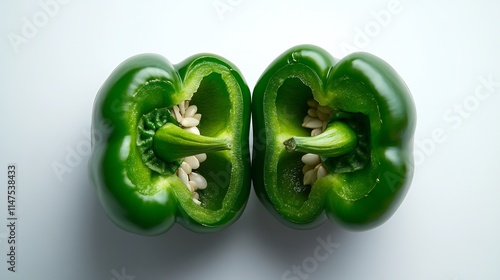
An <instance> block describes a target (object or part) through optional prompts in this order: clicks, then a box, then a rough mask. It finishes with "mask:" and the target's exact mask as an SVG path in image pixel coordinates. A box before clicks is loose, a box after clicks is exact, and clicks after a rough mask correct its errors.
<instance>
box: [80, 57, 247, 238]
mask: <svg viewBox="0 0 500 280" xmlns="http://www.w3.org/2000/svg"><path fill="white" fill-rule="evenodd" d="M184 100H190V104H194V105H196V106H197V112H198V113H200V114H201V116H202V117H201V120H200V121H199V125H198V127H197V128H198V129H199V132H200V133H201V135H195V134H193V133H189V132H186V131H184V130H183V129H181V128H180V124H179V122H178V121H176V119H175V116H174V114H173V113H172V108H173V106H175V105H177V104H180V103H181V102H183V101H184ZM249 127H250V91H249V89H248V86H247V84H246V82H245V81H244V79H243V77H242V75H241V74H240V72H239V70H238V69H237V68H236V67H235V66H233V65H232V64H231V63H230V62H228V61H227V60H225V59H223V58H221V57H218V56H215V55H211V54H200V55H196V56H192V57H190V58H188V59H186V60H185V61H183V62H181V63H180V64H177V65H172V64H171V63H170V62H168V61H167V60H166V59H165V58H163V57H161V56H158V55H154V54H143V55H138V56H135V57H132V58H129V59H128V60H126V61H124V62H123V63H122V64H121V65H119V66H118V67H117V68H116V69H115V70H114V71H113V72H112V74H111V75H110V77H109V78H108V79H107V81H106V82H105V83H104V85H103V86H102V87H101V89H100V90H99V92H98V94H97V97H96V99H95V102H94V108H93V116H92V131H100V132H105V133H103V134H101V135H100V137H99V138H98V139H97V138H94V139H93V141H92V154H91V158H90V161H89V175H90V179H91V182H92V184H93V185H94V187H95V189H96V192H97V195H98V198H99V200H100V202H101V204H102V206H103V208H104V209H105V211H106V213H107V215H108V216H109V217H110V219H111V220H112V221H113V222H114V223H115V224H116V225H118V226H119V227H121V228H123V229H125V230H127V231H130V232H134V233H137V234H141V235H157V234H160V233H163V232H165V231H167V230H168V229H169V228H171V227H172V226H173V224H174V223H175V222H179V223H181V224H182V225H183V226H185V227H186V228H188V229H190V230H193V231H196V232H213V231H216V230H220V229H222V228H224V227H226V226H228V225H230V224H231V223H233V222H234V221H235V220H236V219H237V218H238V217H239V216H240V215H241V213H242V211H243V209H244V208H245V205H246V202H247V199H248V195H249V191H250V180H251V178H250V157H249V154H250V153H249V146H248V137H249ZM199 153H206V161H205V162H203V163H201V164H200V166H199V168H198V169H197V171H196V172H197V173H198V174H200V175H202V176H203V177H204V178H205V179H206V188H205V189H202V190H199V191H198V193H199V201H201V205H197V204H196V203H194V200H193V199H192V193H191V192H190V189H189V188H188V187H186V184H185V183H183V181H182V180H181V179H180V178H179V177H178V176H177V175H176V170H178V169H179V167H180V165H181V163H182V157H187V156H193V155H196V154H199ZM199 177H200V176H198V177H197V178H199Z"/></svg>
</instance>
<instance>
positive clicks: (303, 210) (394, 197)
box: [252, 45, 416, 229]
mask: <svg viewBox="0 0 500 280" xmlns="http://www.w3.org/2000/svg"><path fill="white" fill-rule="evenodd" d="M311 99H314V100H315V101H317V102H318V103H319V105H321V106H326V107H328V108H330V109H331V111H332V115H331V117H330V119H329V120H328V126H332V125H335V124H336V123H337V124H341V127H347V128H346V129H345V130H342V131H343V132H339V131H335V132H332V133H331V134H332V135H330V136H328V138H326V137H327V136H322V135H323V133H325V132H323V133H322V134H320V135H317V136H310V134H311V130H310V129H308V128H304V127H302V125H301V124H302V121H303V118H304V116H306V115H307V113H308V109H309V107H308V105H307V103H308V101H309V100H311ZM252 113H253V125H254V148H253V161H252V162H253V163H252V165H253V166H254V168H253V171H252V172H253V177H252V178H253V182H254V188H255V191H256V193H257V196H258V197H259V199H260V200H261V201H262V203H263V204H264V205H265V206H266V208H268V209H269V210H270V211H271V212H272V213H273V214H274V215H275V216H276V217H277V218H278V219H279V220H281V221H282V222H284V223H285V224H287V225H289V226H291V227H295V228H310V227H314V226H316V225H319V224H320V223H322V222H323V221H324V220H325V218H326V217H329V218H330V220H332V221H337V222H339V223H341V224H343V225H344V226H346V227H349V228H352V229H369V228H373V227H375V226H377V225H380V224H381V223H383V222H384V221H385V220H387V219H388V218H389V217H390V216H391V215H392V214H393V213H394V211H395V210H396V209H397V207H398V206H399V204H400V203H401V201H402V199H403V198H404V196H405V194H406V192H407V189H408V188H409V185H410V183H411V179H412V177H413V156H412V147H413V133H414V130H415V120H416V119H415V115H416V113H415V106H414V103H413V100H412V98H411V94H410V92H409V90H408V88H407V87H406V85H405V83H404V82H403V81H402V79H401V78H400V77H399V76H398V74H397V73H396V72H395V71H394V70H393V69H392V68H391V67H390V66H389V65H388V64H387V63H386V62H384V61H382V60H381V59H379V58H377V57H375V56H373V55H370V54H367V53H353V54H351V55H348V56H347V57H345V58H344V59H342V60H336V59H334V58H333V57H331V56H330V55H329V54H328V53H327V52H326V51H325V50H323V49H320V48H318V47H316V46H311V45H302V46H297V47H294V48H291V49H289V50H288V51H286V52H285V53H283V54H282V55H281V56H280V57H278V58H277V59H276V60H275V61H274V62H273V63H272V64H271V65H270V66H269V67H268V68H267V69H266V71H265V72H264V73H263V75H262V76H261V77H260V79H259V81H258V82H257V84H256V86H255V89H254V92H253V102H252ZM327 131H328V128H327ZM353 134H354V135H355V137H353ZM297 139H298V140H300V141H301V142H302V145H301V147H298V148H295V149H293V145H295V143H296V142H297V141H296V140H297ZM292 144H293V145H292ZM304 147H305V148H304ZM287 150H291V152H289V151H287ZM304 153H313V154H319V155H320V156H321V159H322V162H323V165H324V166H326V168H327V169H328V170H327V174H326V176H323V177H321V178H318V179H317V180H316V181H315V182H314V183H313V184H312V186H305V185H304V183H303V176H304V174H303V172H302V168H303V166H304V164H303V163H302V161H301V157H302V156H303V155H304Z"/></svg>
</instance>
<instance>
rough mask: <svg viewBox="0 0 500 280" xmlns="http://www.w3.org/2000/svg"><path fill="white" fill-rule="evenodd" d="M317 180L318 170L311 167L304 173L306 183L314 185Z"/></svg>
mask: <svg viewBox="0 0 500 280" xmlns="http://www.w3.org/2000/svg"><path fill="white" fill-rule="evenodd" d="M315 181H316V170H314V169H311V170H309V171H307V172H306V173H305V174H304V185H312V184H314V182H315Z"/></svg>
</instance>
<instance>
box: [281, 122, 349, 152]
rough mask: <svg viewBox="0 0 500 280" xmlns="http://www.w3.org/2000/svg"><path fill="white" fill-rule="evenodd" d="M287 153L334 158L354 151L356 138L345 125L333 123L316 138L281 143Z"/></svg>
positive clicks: (299, 137) (297, 137) (293, 139)
mask: <svg viewBox="0 0 500 280" xmlns="http://www.w3.org/2000/svg"><path fill="white" fill-rule="evenodd" d="M283 144H284V145H285V148H286V150H287V151H289V152H292V151H298V152H304V153H313V154H317V155H320V156H322V157H336V156H341V155H344V154H347V153H349V152H351V151H352V150H354V148H355V147H356V145H357V137H356V134H355V133H354V131H353V130H352V129H351V128H350V127H349V126H348V125H347V124H345V123H343V122H341V121H335V122H333V123H330V124H329V125H328V126H327V127H326V130H325V131H324V132H323V133H321V134H319V135H316V136H310V137H309V136H305V137H304V136H294V137H292V138H290V139H288V140H286V141H285V142H283Z"/></svg>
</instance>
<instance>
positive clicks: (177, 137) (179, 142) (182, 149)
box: [153, 123, 231, 161]
mask: <svg viewBox="0 0 500 280" xmlns="http://www.w3.org/2000/svg"><path fill="white" fill-rule="evenodd" d="M229 149H231V143H230V140H228V139H226V138H214V137H208V136H203V135H197V134H194V133H191V132H188V131H185V130H184V129H182V128H180V127H178V126H177V125H175V124H172V123H166V124H165V125H163V126H162V127H160V128H159V129H158V130H157V131H156V133H155V135H154V137H153V151H154V153H155V154H156V156H157V157H159V158H161V159H162V160H165V161H175V160H179V159H182V158H185V157H188V156H194V155H197V154H202V153H209V152H216V151H222V150H229Z"/></svg>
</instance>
